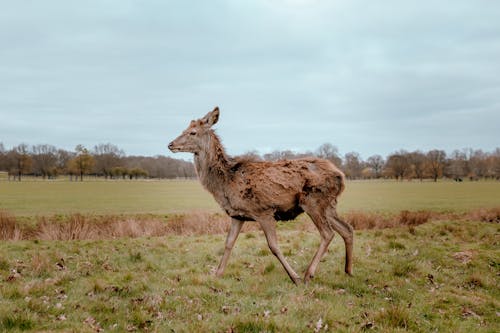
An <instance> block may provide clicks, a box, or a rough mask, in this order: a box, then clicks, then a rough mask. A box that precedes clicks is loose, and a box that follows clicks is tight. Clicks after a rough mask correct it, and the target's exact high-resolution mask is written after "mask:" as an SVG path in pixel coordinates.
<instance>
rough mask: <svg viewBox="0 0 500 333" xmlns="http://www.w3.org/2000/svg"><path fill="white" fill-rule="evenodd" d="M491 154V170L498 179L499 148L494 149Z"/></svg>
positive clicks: (499, 168) (499, 164)
mask: <svg viewBox="0 0 500 333" xmlns="http://www.w3.org/2000/svg"><path fill="white" fill-rule="evenodd" d="M492 156H493V171H494V173H495V178H496V179H500V148H497V149H495V151H494V152H493V154H492Z"/></svg>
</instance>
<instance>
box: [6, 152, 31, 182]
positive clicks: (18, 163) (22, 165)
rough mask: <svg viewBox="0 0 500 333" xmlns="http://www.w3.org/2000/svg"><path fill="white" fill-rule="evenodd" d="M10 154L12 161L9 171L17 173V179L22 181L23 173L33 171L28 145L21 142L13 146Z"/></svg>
mask: <svg viewBox="0 0 500 333" xmlns="http://www.w3.org/2000/svg"><path fill="white" fill-rule="evenodd" d="M8 155H9V156H10V161H11V163H10V168H9V169H10V170H9V172H10V173H15V174H17V180H18V181H21V178H22V175H23V174H26V173H29V172H31V167H32V165H33V160H32V158H31V156H30V152H29V148H28V145H27V144H25V143H21V144H20V145H18V146H16V147H14V148H12V150H11V151H10V152H9V154H8Z"/></svg>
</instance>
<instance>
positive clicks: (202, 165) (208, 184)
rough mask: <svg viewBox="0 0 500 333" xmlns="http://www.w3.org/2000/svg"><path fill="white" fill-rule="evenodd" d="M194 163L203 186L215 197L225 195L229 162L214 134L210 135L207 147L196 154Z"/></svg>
mask: <svg viewBox="0 0 500 333" xmlns="http://www.w3.org/2000/svg"><path fill="white" fill-rule="evenodd" d="M194 162H195V168H196V173H197V174H198V178H199V179H200V182H201V184H202V185H203V186H204V187H205V188H206V189H207V190H208V191H210V192H211V193H212V194H213V195H214V196H216V197H218V196H219V195H223V193H222V192H223V189H224V187H225V184H226V182H227V180H228V173H229V161H228V158H227V155H226V152H225V151H224V147H223V146H222V144H221V142H220V140H219V138H218V137H217V135H216V134H215V133H214V132H211V133H210V134H209V139H208V140H207V142H206V145H205V147H204V148H203V149H202V150H201V151H200V152H199V153H196V154H195V156H194Z"/></svg>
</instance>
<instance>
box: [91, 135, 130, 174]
mask: <svg viewBox="0 0 500 333" xmlns="http://www.w3.org/2000/svg"><path fill="white" fill-rule="evenodd" d="M123 155H124V153H123V150H120V149H119V148H118V147H117V146H115V145H112V144H111V143H106V144H102V143H101V144H99V145H97V146H95V147H94V158H95V169H96V171H97V173H98V174H101V175H103V176H104V177H105V178H106V179H107V178H108V177H111V176H112V172H111V170H112V169H113V168H114V167H118V166H120V162H121V157H122V156H123Z"/></svg>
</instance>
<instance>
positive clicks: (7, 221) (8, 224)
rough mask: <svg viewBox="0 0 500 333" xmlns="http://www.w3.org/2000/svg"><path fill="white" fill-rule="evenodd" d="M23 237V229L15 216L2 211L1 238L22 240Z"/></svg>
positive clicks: (0, 213)
mask: <svg viewBox="0 0 500 333" xmlns="http://www.w3.org/2000/svg"><path fill="white" fill-rule="evenodd" d="M22 238H23V235H22V231H21V229H20V228H19V226H18V223H17V220H16V218H15V217H14V216H12V215H10V214H8V213H7V212H3V211H0V239H1V240H20V239H22Z"/></svg>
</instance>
